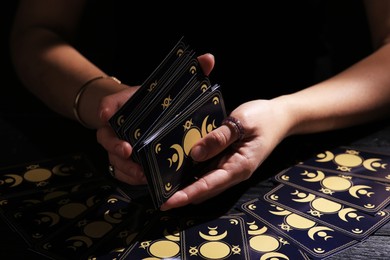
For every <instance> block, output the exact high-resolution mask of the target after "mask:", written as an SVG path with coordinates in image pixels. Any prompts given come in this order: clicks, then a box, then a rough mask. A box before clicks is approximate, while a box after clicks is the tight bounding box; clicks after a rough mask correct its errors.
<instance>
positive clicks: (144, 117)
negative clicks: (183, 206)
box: [109, 39, 226, 208]
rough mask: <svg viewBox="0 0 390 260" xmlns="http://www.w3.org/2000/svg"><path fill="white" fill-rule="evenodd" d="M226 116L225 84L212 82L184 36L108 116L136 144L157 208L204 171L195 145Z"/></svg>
mask: <svg viewBox="0 0 390 260" xmlns="http://www.w3.org/2000/svg"><path fill="white" fill-rule="evenodd" d="M225 117H226V112H225V105H224V101H223V97H222V94H221V90H220V86H219V85H217V84H215V85H211V83H210V81H209V79H208V77H207V76H206V75H204V73H203V71H202V69H201V67H200V64H199V63H198V60H197V57H196V56H195V52H194V51H193V50H192V49H191V48H190V47H189V45H188V44H187V43H185V42H184V41H183V39H180V40H179V42H178V43H177V44H176V45H175V46H174V48H172V50H171V51H170V52H169V53H168V55H167V56H166V58H165V59H164V60H163V61H162V62H161V64H160V65H159V66H158V67H157V68H156V70H155V71H153V73H152V74H151V75H150V76H149V77H148V79H147V80H146V81H145V82H144V83H143V84H142V85H141V87H140V89H139V90H138V91H137V92H136V93H135V94H134V95H133V96H132V97H131V98H130V99H129V100H128V101H127V102H126V103H125V104H124V105H123V107H122V108H120V109H119V110H118V111H117V113H116V114H114V115H113V116H112V118H111V119H110V120H109V121H110V124H111V126H112V128H113V129H114V131H115V132H116V134H117V135H118V137H120V138H122V139H124V140H126V141H128V142H129V143H130V144H131V145H132V146H133V153H132V158H133V159H134V160H135V161H136V162H138V163H141V165H142V166H143V168H144V172H145V174H146V177H147V180H148V184H149V185H148V187H149V190H150V193H151V196H152V199H153V201H154V204H155V207H156V208H158V207H160V206H161V205H162V204H163V203H164V202H165V201H166V200H167V199H168V198H169V197H170V196H172V195H173V193H174V192H176V191H177V190H178V189H180V188H182V187H184V186H185V185H186V184H188V183H189V182H191V181H193V180H194V179H195V178H196V177H197V176H199V175H200V174H201V173H202V170H201V167H199V166H198V167H195V166H194V164H193V163H192V161H191V159H190V158H189V152H190V149H191V148H192V146H193V145H194V144H195V142H196V141H198V140H199V139H200V138H202V137H204V136H205V135H206V134H207V133H209V132H210V131H211V130H213V129H215V128H217V127H218V126H220V125H221V123H222V120H223V119H224V118H225Z"/></svg>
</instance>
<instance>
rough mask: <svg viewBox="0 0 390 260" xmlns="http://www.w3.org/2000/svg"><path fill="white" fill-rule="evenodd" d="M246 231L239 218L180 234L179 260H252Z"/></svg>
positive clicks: (215, 221)
mask: <svg viewBox="0 0 390 260" xmlns="http://www.w3.org/2000/svg"><path fill="white" fill-rule="evenodd" d="M245 227H246V226H245V221H244V219H243V218H242V217H240V216H239V215H226V216H221V217H219V218H216V219H213V220H209V221H207V222H205V223H201V224H195V225H193V226H191V227H189V228H186V229H184V230H183V231H182V232H181V252H182V254H181V259H183V260H189V259H232V260H234V259H237V260H245V259H252V258H250V255H249V251H248V238H247V233H246V229H245Z"/></svg>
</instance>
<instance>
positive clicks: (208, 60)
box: [198, 53, 215, 76]
mask: <svg viewBox="0 0 390 260" xmlns="http://www.w3.org/2000/svg"><path fill="white" fill-rule="evenodd" d="M198 61H199V64H200V66H201V68H202V70H203V73H204V74H205V75H207V76H208V75H209V74H210V73H211V71H212V70H213V68H214V64H215V59H214V56H213V55H212V54H210V53H206V54H203V55H200V56H198Z"/></svg>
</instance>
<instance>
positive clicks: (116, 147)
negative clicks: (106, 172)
mask: <svg viewBox="0 0 390 260" xmlns="http://www.w3.org/2000/svg"><path fill="white" fill-rule="evenodd" d="M96 135H97V140H98V142H99V143H100V144H101V145H102V146H103V147H104V149H106V150H107V152H108V158H109V162H110V164H111V165H112V167H113V168H114V171H115V178H116V179H118V180H120V181H122V182H125V183H128V184H132V185H139V184H146V183H147V181H146V177H145V175H144V173H143V169H142V167H141V166H140V165H139V164H138V163H136V162H134V161H133V160H132V159H131V157H130V156H131V153H132V147H131V145H130V144H129V143H127V142H125V141H123V140H121V139H119V138H118V137H117V136H116V134H115V133H114V131H113V130H112V129H111V127H109V126H106V127H102V128H99V129H98V130H97V132H96ZM111 172H112V171H111ZM111 175H112V174H111Z"/></svg>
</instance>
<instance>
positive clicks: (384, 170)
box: [302, 147, 390, 183]
mask: <svg viewBox="0 0 390 260" xmlns="http://www.w3.org/2000/svg"><path fill="white" fill-rule="evenodd" d="M389 164H390V154H381V153H374V152H369V151H364V150H361V149H356V148H352V147H338V148H335V149H333V150H331V151H323V152H320V153H318V154H317V155H316V156H315V157H313V158H310V159H308V160H306V161H304V162H302V165H304V166H307V167H314V168H322V169H326V170H329V171H336V172H338V173H342V174H345V175H352V176H355V177H359V178H364V179H370V180H374V181H379V182H386V183H390V169H389Z"/></svg>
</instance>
